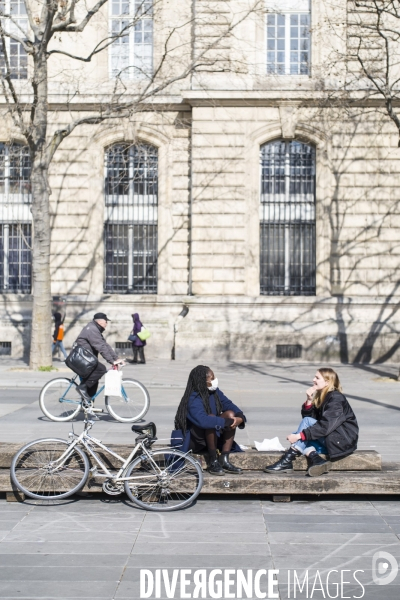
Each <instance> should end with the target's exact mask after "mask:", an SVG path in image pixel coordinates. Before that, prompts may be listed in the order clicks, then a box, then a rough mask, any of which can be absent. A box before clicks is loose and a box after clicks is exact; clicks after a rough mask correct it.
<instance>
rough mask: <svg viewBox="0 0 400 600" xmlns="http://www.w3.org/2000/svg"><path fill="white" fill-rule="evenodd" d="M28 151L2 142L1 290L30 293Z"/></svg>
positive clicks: (0, 147) (30, 235)
mask: <svg viewBox="0 0 400 600" xmlns="http://www.w3.org/2000/svg"><path fill="white" fill-rule="evenodd" d="M30 170H31V162H30V156H29V149H28V147H27V146H22V145H20V144H3V143H0V290H1V291H2V292H21V293H30V291H31V277H32V250H31V246H32V225H31V212H30V203H31V190H30Z"/></svg>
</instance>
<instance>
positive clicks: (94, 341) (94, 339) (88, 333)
mask: <svg viewBox="0 0 400 600" xmlns="http://www.w3.org/2000/svg"><path fill="white" fill-rule="evenodd" d="M103 331H104V329H103V327H101V326H100V325H99V324H98V323H96V321H91V322H90V323H88V324H87V325H86V327H84V328H83V329H82V331H81V332H80V334H79V335H78V337H77V339H76V344H77V345H78V346H81V347H82V348H86V350H90V352H93V354H94V355H95V356H98V354H99V352H100V354H101V355H102V357H103V358H104V359H105V360H106V361H107V362H108V363H111V364H113V362H114V361H115V360H117V359H118V355H117V354H116V353H115V352H114V350H113V349H112V348H111V346H109V345H108V344H107V342H106V340H105V339H104V338H103V336H102V333H103Z"/></svg>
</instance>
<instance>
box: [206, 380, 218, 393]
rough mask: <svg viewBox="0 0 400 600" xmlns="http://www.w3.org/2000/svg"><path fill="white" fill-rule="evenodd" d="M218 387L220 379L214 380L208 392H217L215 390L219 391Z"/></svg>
mask: <svg viewBox="0 0 400 600" xmlns="http://www.w3.org/2000/svg"><path fill="white" fill-rule="evenodd" d="M217 387H218V379H217V378H215V379H213V380H212V382H211V386H210V387H209V388H208V391H209V392H215V390H216V389H217Z"/></svg>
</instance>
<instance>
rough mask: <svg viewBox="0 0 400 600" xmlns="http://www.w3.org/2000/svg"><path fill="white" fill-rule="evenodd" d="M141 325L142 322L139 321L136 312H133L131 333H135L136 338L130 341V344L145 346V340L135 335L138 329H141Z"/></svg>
mask: <svg viewBox="0 0 400 600" xmlns="http://www.w3.org/2000/svg"><path fill="white" fill-rule="evenodd" d="M142 327H143V324H142V322H141V320H140V319H139V315H138V313H135V314H134V315H133V335H136V340H135V341H134V342H132V346H139V347H140V346H145V345H146V340H144V341H142V340H141V339H140V338H139V337H137V334H138V333H139V331H142Z"/></svg>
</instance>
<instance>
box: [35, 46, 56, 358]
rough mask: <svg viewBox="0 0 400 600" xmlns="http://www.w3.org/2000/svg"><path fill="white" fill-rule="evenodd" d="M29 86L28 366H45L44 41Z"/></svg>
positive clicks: (47, 290)
mask: <svg viewBox="0 0 400 600" xmlns="http://www.w3.org/2000/svg"><path fill="white" fill-rule="evenodd" d="M33 62H34V73H33V88H34V91H35V92H36V93H35V95H36V99H35V110H34V116H33V131H34V134H33V139H32V141H31V144H30V150H31V162H32V171H31V187H32V217H33V251H32V275H33V310H32V333H31V350H30V367H31V368H32V369H37V368H39V367H48V366H51V364H52V356H51V341H52V338H51V329H52V323H51V280H50V207H49V195H50V187H49V180H48V178H49V164H48V163H49V160H48V156H47V153H46V135H47V117H48V114H47V113H48V109H47V102H48V97H47V96H48V82H47V60H46V55H45V52H44V45H42V44H41V45H40V48H39V51H38V52H37V53H36V54H34V60H33Z"/></svg>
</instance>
